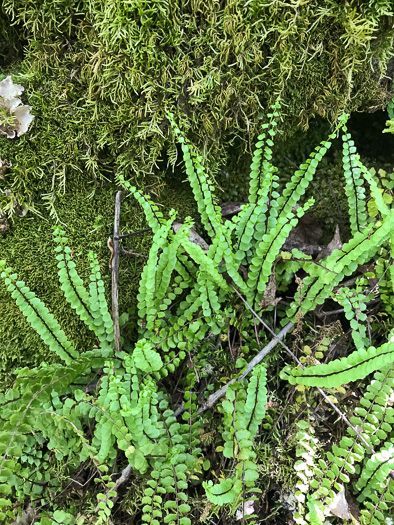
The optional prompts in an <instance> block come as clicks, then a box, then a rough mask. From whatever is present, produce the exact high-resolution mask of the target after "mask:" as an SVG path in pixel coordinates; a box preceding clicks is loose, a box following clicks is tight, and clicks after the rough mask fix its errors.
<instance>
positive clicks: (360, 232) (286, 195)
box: [0, 103, 394, 525]
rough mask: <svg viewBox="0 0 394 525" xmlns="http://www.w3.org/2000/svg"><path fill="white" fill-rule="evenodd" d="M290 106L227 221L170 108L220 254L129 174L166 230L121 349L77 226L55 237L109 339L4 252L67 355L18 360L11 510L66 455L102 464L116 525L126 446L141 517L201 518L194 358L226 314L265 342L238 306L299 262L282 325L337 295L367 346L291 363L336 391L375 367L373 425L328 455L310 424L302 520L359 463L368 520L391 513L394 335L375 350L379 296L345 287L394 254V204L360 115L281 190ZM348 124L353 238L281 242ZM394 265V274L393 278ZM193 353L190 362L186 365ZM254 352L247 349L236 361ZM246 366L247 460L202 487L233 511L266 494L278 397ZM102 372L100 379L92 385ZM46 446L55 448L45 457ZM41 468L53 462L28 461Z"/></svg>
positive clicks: (302, 452) (242, 411)
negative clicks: (78, 255)
mask: <svg viewBox="0 0 394 525" xmlns="http://www.w3.org/2000/svg"><path fill="white" fill-rule="evenodd" d="M279 117H280V106H279V103H276V104H275V105H274V106H273V108H272V112H271V113H269V115H268V118H269V122H267V123H266V124H263V130H262V133H261V135H260V136H259V140H258V143H257V145H256V150H255V153H254V155H253V161H252V166H251V183H250V191H249V199H248V203H247V204H246V205H245V206H244V207H243V209H242V210H241V212H240V214H239V215H238V216H237V217H235V218H234V219H233V220H232V221H226V222H224V221H223V218H222V216H221V213H220V208H219V207H218V205H217V199H216V197H215V194H214V191H213V182H212V181H211V179H210V177H209V176H208V174H207V173H206V171H205V169H204V168H203V166H202V158H201V156H200V155H199V154H198V153H196V152H195V150H194V148H193V146H192V145H191V144H190V143H189V142H188V141H187V139H186V138H185V137H184V136H183V135H182V133H181V131H180V130H179V128H178V127H177V125H176V123H175V117H174V115H172V114H171V115H169V120H170V122H171V124H172V126H173V127H174V131H175V135H176V137H177V140H178V141H179V142H180V144H181V148H182V151H183V155H184V160H185V166H186V173H187V176H188V179H189V181H190V184H191V187H192V190H193V193H194V196H195V199H196V203H197V206H198V210H199V212H200V215H201V220H202V224H203V227H204V229H205V233H206V234H207V235H208V237H209V238H210V245H209V249H208V250H207V251H204V250H202V249H201V248H200V247H199V246H197V245H196V244H194V243H193V242H192V241H191V240H190V238H189V235H190V228H191V226H192V224H193V222H192V220H191V219H190V218H186V219H185V220H184V221H183V225H182V226H181V227H180V228H178V231H177V232H176V233H174V231H173V223H174V219H175V213H174V212H170V214H169V217H168V218H167V219H166V218H164V217H163V214H162V213H161V212H160V211H159V208H158V207H157V206H156V205H155V204H154V203H153V202H152V201H151V200H150V198H149V197H147V196H144V195H143V194H142V193H141V192H140V191H138V190H137V189H136V188H135V187H133V186H132V185H131V184H130V183H128V182H127V181H125V180H124V179H123V178H121V179H120V182H121V183H122V184H123V185H124V186H125V187H126V188H127V189H128V190H129V191H130V192H131V193H132V194H133V195H134V197H135V198H136V200H137V202H138V203H139V204H140V205H141V206H142V208H143V210H144V212H145V215H146V220H147V223H148V225H149V226H150V228H151V229H152V231H153V243H152V247H151V250H150V253H149V257H148V261H147V263H146V265H145V267H144V270H143V272H142V275H141V280H140V286H139V291H138V296H137V311H138V321H137V326H136V330H135V333H136V338H135V340H132V341H127V340H125V341H124V344H123V345H122V346H123V349H124V350H123V351H120V352H115V351H114V336H113V325H112V319H111V314H110V312H109V310H108V305H107V302H106V299H105V291H104V284H103V280H102V278H101V274H100V268H99V264H98V260H97V257H96V256H95V254H93V253H89V256H88V257H89V261H90V268H91V276H90V282H89V286H88V287H86V286H85V285H84V283H83V281H82V279H81V278H80V276H79V275H78V273H77V270H76V264H75V263H74V261H73V260H72V252H71V250H70V248H69V247H68V246H67V238H66V237H65V233H64V231H63V230H61V229H60V228H55V233H54V238H55V242H56V244H57V247H56V248H55V250H56V254H57V255H56V258H57V261H58V273H59V280H60V286H61V289H62V290H63V292H64V295H65V298H66V300H67V302H68V303H69V304H70V306H71V308H73V309H74V310H75V312H76V313H77V315H78V316H79V317H80V319H81V320H82V321H83V322H84V323H85V324H86V326H87V327H88V328H89V329H90V330H91V331H92V332H93V333H94V334H95V336H96V337H97V341H98V348H95V349H93V350H85V351H83V352H79V351H78V349H77V345H74V344H73V343H72V342H71V341H69V340H68V339H67V337H66V335H65V333H64V332H63V330H62V328H61V327H60V325H59V323H58V322H57V321H56V319H55V318H54V317H53V316H52V314H50V312H49V310H48V309H47V308H46V306H45V305H44V304H43V303H42V302H41V301H40V300H39V299H38V298H37V297H36V296H35V295H34V293H33V292H31V291H30V290H29V288H28V287H27V286H26V285H25V283H24V282H22V281H18V277H17V275H16V274H15V273H13V271H12V269H11V268H8V267H7V265H6V263H5V262H4V261H2V262H1V263H0V271H1V277H2V278H3V279H4V282H5V284H6V286H7V288H8V291H9V292H10V293H11V295H12V297H13V298H14V299H15V300H16V303H17V305H18V306H19V308H20V309H21V311H22V313H23V314H24V315H25V316H26V318H27V320H28V322H29V323H30V325H31V326H32V327H33V329H35V330H36V331H37V332H38V333H39V335H40V336H41V338H42V340H43V341H44V343H45V344H46V345H47V346H48V348H49V350H50V351H51V352H54V353H55V354H56V355H57V356H58V357H59V359H61V360H62V361H63V363H62V364H54V365H45V364H43V365H42V367H40V368H39V369H37V370H31V371H30V370H22V371H20V372H19V376H18V377H17V379H16V381H15V384H14V385H13V387H12V388H11V389H10V390H9V391H8V392H7V393H6V394H0V406H1V409H2V414H1V418H2V419H1V421H2V430H1V432H0V452H1V454H2V458H1V460H0V483H1V484H0V493H1V494H3V495H4V496H5V497H4V498H0V513H1V514H0V517H1V518H6V517H9V518H11V517H13V516H14V513H13V510H12V505H13V502H14V501H15V500H20V501H21V502H22V500H23V498H24V497H25V496H29V497H30V498H31V499H32V500H33V501H34V498H36V497H37V498H40V499H45V498H47V499H49V497H50V495H51V493H52V492H51V491H53V490H54V489H55V488H57V487H58V481H57V480H56V479H53V478H52V477H51V475H50V464H51V461H52V460H53V457H55V458H57V459H59V460H66V459H67V461H69V462H70V464H72V465H77V466H78V465H81V463H82V462H84V461H88V462H90V465H91V467H92V468H93V469H94V470H95V472H96V473H97V477H96V480H95V482H96V484H97V491H99V492H98V494H97V499H98V522H99V523H105V522H106V520H108V519H109V517H110V515H111V510H112V508H113V501H112V499H111V498H113V497H116V495H117V491H116V490H114V483H113V481H112V478H111V476H110V475H109V474H108V472H110V470H109V469H110V468H113V466H114V465H115V461H117V460H118V459H119V454H120V453H121V454H122V457H123V458H124V461H127V463H128V465H129V467H130V468H132V469H133V472H134V473H135V475H139V476H141V479H144V483H145V484H144V496H143V500H142V508H141V511H142V518H141V519H142V522H143V523H150V524H151V525H158V524H161V523H171V522H177V523H179V524H180V525H188V524H190V523H191V519H190V518H189V517H188V516H187V515H188V514H189V513H190V510H191V508H190V505H189V503H188V489H189V482H190V480H191V479H193V475H194V474H193V473H194V472H195V471H197V469H198V464H199V462H201V461H203V457H202V450H201V448H200V440H199V427H200V425H201V424H202V420H201V418H200V417H199V416H198V408H197V394H196V388H195V387H196V382H197V381H198V379H197V371H196V369H195V367H196V366H197V368H198V366H202V365H201V363H199V364H197V365H195V363H194V360H197V361H198V359H200V358H201V360H202V362H204V360H205V361H207V356H208V355H209V350H208V348H209V338H212V337H217V336H218V337H221V336H223V335H225V336H226V334H227V329H228V323H233V324H234V325H235V324H237V323H238V324H239V327H238V328H239V332H240V333H241V334H242V337H243V338H245V337H246V338H249V339H253V340H254V339H255V334H254V332H253V335H252V336H251V335H250V334H248V330H250V327H251V326H254V324H252V323H253V319H252V318H251V314H250V313H249V311H242V313H241V312H240V311H239V310H238V308H239V305H234V297H233V295H232V293H233V289H234V288H235V290H236V291H237V292H238V291H239V292H240V293H242V294H244V295H245V296H246V300H247V302H248V303H249V305H250V307H251V308H252V309H253V310H254V311H261V309H262V308H264V307H265V306H264V304H263V303H264V301H263V299H264V297H265V293H266V292H267V288H268V287H269V285H270V283H271V282H272V279H273V276H274V275H276V277H277V279H278V281H279V283H278V289H280V288H281V287H282V288H286V287H287V286H288V284H289V282H290V280H291V279H292V276H293V275H294V273H295V272H296V271H298V270H300V269H302V270H303V272H304V275H305V277H303V278H302V282H301V284H300V286H299V289H298V292H297V294H296V296H295V298H294V301H293V303H292V304H291V305H290V306H289V308H288V309H287V310H286V312H285V316H286V317H285V318H284V319H283V322H287V321H289V320H292V321H297V320H299V319H300V318H301V317H302V316H303V315H305V314H307V313H308V312H309V311H312V310H313V309H315V308H316V306H317V305H320V304H322V303H323V302H324V301H325V300H326V299H327V298H332V299H334V300H336V301H337V302H339V304H340V305H341V306H342V307H343V309H344V312H345V316H346V317H347V319H348V320H349V322H350V326H351V328H352V332H353V333H352V336H353V342H354V346H355V348H356V349H355V351H354V352H353V353H350V355H348V356H347V357H344V358H342V359H341V360H334V361H331V362H329V363H327V364H318V365H315V366H310V367H307V368H305V369H298V368H297V369H293V370H291V371H290V372H289V374H288V375H287V378H288V380H289V382H290V383H291V384H300V385H310V386H319V387H324V388H327V387H333V386H337V385H341V384H343V383H347V382H350V381H355V380H357V379H362V378H365V377H366V376H367V375H369V374H371V373H373V372H375V375H374V379H373V381H372V383H371V384H370V385H369V386H368V387H367V391H366V394H365V397H364V398H363V399H362V400H361V402H360V406H359V407H358V408H357V409H356V412H355V415H354V416H353V417H351V419H350V420H351V423H352V425H353V427H354V428H357V429H359V435H357V434H355V433H354V432H353V434H352V431H349V435H348V436H345V437H343V438H342V440H341V441H340V443H339V445H333V447H332V451H331V452H326V453H325V455H324V459H322V458H320V459H319V458H318V456H317V449H318V448H319V450H320V446H319V445H318V443H317V440H316V438H315V436H314V433H313V428H312V426H311V425H310V424H309V423H303V424H301V423H300V424H299V436H298V437H299V447H298V451H297V453H298V455H299V456H300V457H301V458H302V460H300V462H297V463H296V469H297V470H298V474H299V478H300V483H299V484H298V494H297V495H298V501H299V507H298V511H297V514H296V521H297V523H300V524H301V523H307V522H308V521H309V523H312V524H314V523H321V522H322V519H323V515H324V512H325V510H327V509H329V506H330V502H332V500H333V498H335V496H336V495H338V493H339V492H340V491H341V490H342V489H343V484H346V483H349V482H350V477H351V476H354V475H356V474H357V473H358V472H360V475H359V478H358V481H357V482H356V484H355V491H358V492H357V495H358V498H359V501H360V502H361V503H363V504H364V508H363V519H364V518H365V520H368V519H370V522H368V521H365V523H375V521H374V520H377V521H376V523H377V522H379V523H381V522H382V516H384V515H385V512H386V511H387V508H388V503H389V502H390V501H392V496H393V487H392V484H393V483H392V481H391V480H390V479H389V477H390V476H388V473H390V472H391V470H392V446H393V443H392V439H391V438H392V436H391V435H390V433H391V432H392V424H393V417H394V416H393V412H392V410H393V409H392V407H390V406H387V396H392V395H393V380H394V379H393V377H394V376H393V370H392V367H391V368H390V366H391V365H392V362H393V358H394V350H393V344H392V341H389V342H382V343H380V344H379V346H378V347H377V348H375V347H374V346H372V345H370V343H369V339H368V338H367V335H366V328H365V324H364V323H365V321H366V314H365V311H366V302H367V300H368V296H369V292H367V291H366V289H365V286H364V287H363V285H362V284H357V286H356V288H355V289H349V288H346V287H345V286H342V287H340V285H341V282H342V281H343V280H344V278H345V277H347V276H351V275H353V274H354V272H355V270H356V269H357V267H358V265H360V264H363V263H365V262H368V261H370V260H371V259H373V258H374V257H376V256H377V255H378V254H380V255H381V253H386V252H388V251H389V250H390V254H391V255H392V256H393V253H392V251H393V247H392V246H390V243H392V241H393V238H392V235H393V234H392V224H393V220H394V215H393V214H394V211H393V210H392V209H390V207H389V204H390V203H388V202H386V201H385V200H384V199H383V197H382V193H381V192H380V190H379V187H378V185H377V182H376V180H375V178H374V177H373V175H372V173H371V172H369V171H368V170H367V169H366V168H365V167H364V166H363V165H362V164H361V162H360V159H359V157H358V156H357V153H356V152H355V150H354V145H353V143H352V142H351V138H350V136H349V134H348V132H347V129H346V119H347V117H346V116H344V117H343V118H342V119H341V120H340V122H339V123H338V125H337V126H336V128H335V129H334V131H333V132H332V133H331V134H330V135H329V137H328V140H327V141H323V142H322V143H321V144H319V145H318V147H317V148H315V150H314V151H313V152H312V153H311V154H310V156H309V157H308V159H307V160H306V161H305V162H304V163H303V164H301V166H300V169H298V170H297V171H296V172H295V174H294V176H293V177H292V178H291V180H290V181H289V182H288V183H287V185H286V186H285V188H284V189H283V191H282V192H281V194H279V192H278V185H279V178H278V175H277V174H276V173H277V169H276V168H275V167H274V166H273V165H272V147H273V138H274V136H275V132H276V127H277V123H278V120H279ZM339 132H342V135H343V137H342V139H343V153H344V155H343V156H344V171H345V188H346V195H347V197H348V201H349V208H350V223H351V229H352V238H351V239H350V240H349V241H348V242H347V243H346V244H344V245H343V247H342V248H341V250H336V251H334V252H333V253H332V254H331V255H329V256H328V257H326V258H324V259H322V260H321V261H319V264H316V262H315V261H313V260H312V259H311V257H308V256H304V255H303V254H301V253H300V252H297V251H296V250H294V251H293V252H292V254H283V253H282V254H281V249H282V247H283V244H284V242H285V241H286V239H287V237H288V235H289V233H290V231H291V229H292V228H293V227H294V226H295V225H297V223H298V221H299V219H300V218H301V217H302V216H303V214H304V213H305V212H306V211H307V210H308V209H309V208H310V207H311V206H312V205H313V199H309V200H306V201H305V200H304V196H305V192H306V189H307V187H308V185H309V184H310V182H311V181H312V179H313V177H314V175H315V172H316V169H317V167H318V165H319V162H320V161H321V160H322V158H323V156H324V155H325V154H326V153H327V151H328V149H329V148H330V147H331V144H332V141H333V140H334V139H335V138H336V135H337V133H339ZM364 181H366V182H367V183H368V185H369V187H370V190H371V194H372V196H373V198H374V201H375V202H376V206H377V210H378V213H377V215H376V216H375V217H376V219H375V218H373V217H371V218H370V219H369V220H368V219H367V214H366V206H365V200H366V199H365V194H364V192H363V191H362V190H361V189H360V185H362V184H364ZM391 266H392V265H391V263H390V268H388V272H387V277H386V279H387V283H389V284H390V285H392V283H391V281H390V279H391V280H392V275H393V273H392V268H391ZM382 273H383V271H382ZM233 305H234V306H233ZM269 308H272V307H269ZM256 331H257V328H256ZM245 334H246V335H245ZM253 344H254V346H252V348H257V343H256V341H253ZM201 347H202V349H201ZM187 356H188V358H189V360H190V363H191V364H190V367H188V366H186V364H187V363H186V362H185V359H186V357H187ZM182 363H183V365H182V367H181V364H182ZM239 363H241V364H239ZM243 364H244V363H243V361H242V359H240V360H238V361H237V365H236V366H237V367H238V366H239V367H241V366H243ZM238 369H239V368H238ZM376 370H384V372H376ZM175 371H177V372H178V374H179V381H180V384H181V385H182V386H183V388H184V410H185V411H184V413H183V416H182V420H179V419H177V417H176V415H175V412H174V410H173V408H172V407H171V402H172V393H173V392H172V390H169V389H168V384H171V383H168V381H169V380H168V379H166V378H167V377H168V376H170V374H172V373H174V372H175ZM246 371H249V370H248V369H247V370H246ZM243 373H245V374H246V372H245V371H242V370H241V372H240V373H239V374H235V375H234V376H233V382H232V384H231V385H230V386H229V387H228V388H227V390H226V395H225V398H224V400H223V401H222V403H221V409H220V410H221V412H222V415H223V417H222V424H223V428H224V431H223V456H224V457H225V458H226V459H228V460H231V461H232V462H234V464H235V466H234V469H233V472H232V474H231V475H230V476H229V477H228V478H226V479H222V480H221V481H220V482H218V483H217V484H213V482H212V481H211V480H208V481H204V483H203V486H204V488H205V491H206V495H207V498H208V499H209V501H210V502H212V503H213V504H215V505H217V506H219V507H220V506H223V505H229V506H230V507H231V508H232V509H234V508H236V506H238V505H239V504H240V503H241V504H242V505H245V503H246V502H247V501H250V500H252V499H253V494H255V493H257V492H259V488H258V483H259V481H258V469H257V464H256V452H255V450H254V442H255V440H256V436H257V435H258V430H259V427H260V424H261V422H262V420H263V418H264V417H265V405H266V402H267V387H266V382H267V373H266V367H265V365H261V364H260V365H258V366H256V367H255V368H254V369H253V372H252V374H251V376H250V379H249V380H246V379H245V378H244V376H243ZM170 377H171V376H170ZM91 383H95V385H96V386H95V387H94V389H93V390H94V393H93V394H92V395H91V394H90V392H91V389H90V388H89V385H90V384H91ZM87 428H89V432H87V431H86V429H87ZM360 436H361V438H362V439H361V438H360ZM378 447H379V448H378ZM375 450H376V452H375ZM37 451H38V452H43V454H42V457H41V458H40V460H39V461H38V460H37V453H38V452H37ZM355 463H358V464H359V465H360V470H358V469H356V466H355ZM31 464H34V465H36V466H37V467H38V466H39V468H35V467H34V468H31V467H29V465H31ZM390 498H391V499H390ZM54 510H55V509H54ZM66 514H67V513H66ZM58 516H59V519H60V514H58ZM244 519H246V518H245V517H244ZM252 519H253V517H252ZM379 520H380V521H379Z"/></svg>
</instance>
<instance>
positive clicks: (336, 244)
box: [316, 224, 342, 261]
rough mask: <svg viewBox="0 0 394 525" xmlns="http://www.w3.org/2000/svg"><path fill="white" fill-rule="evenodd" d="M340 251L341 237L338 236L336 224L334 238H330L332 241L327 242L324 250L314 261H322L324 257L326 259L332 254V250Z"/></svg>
mask: <svg viewBox="0 0 394 525" xmlns="http://www.w3.org/2000/svg"><path fill="white" fill-rule="evenodd" d="M341 249H342V241H341V236H340V234H339V226H338V224H337V227H336V229H335V234H334V237H333V238H332V241H331V242H329V243H328V244H327V246H326V248H324V250H323V251H322V252H321V253H320V254H319V255H318V256H317V258H316V261H319V260H320V259H323V258H324V257H328V256H329V255H331V254H332V252H333V251H334V250H341Z"/></svg>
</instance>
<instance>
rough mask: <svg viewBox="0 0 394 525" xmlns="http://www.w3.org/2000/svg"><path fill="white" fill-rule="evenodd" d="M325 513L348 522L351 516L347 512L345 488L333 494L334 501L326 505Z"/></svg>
mask: <svg viewBox="0 0 394 525" xmlns="http://www.w3.org/2000/svg"><path fill="white" fill-rule="evenodd" d="M326 512H328V513H329V514H332V515H333V516H337V517H338V518H341V519H343V520H350V519H351V517H352V515H351V514H350V512H349V505H348V502H347V500H346V496H345V487H342V489H341V491H340V492H338V493H337V494H335V496H334V499H333V500H332V503H331V504H330V505H327V508H326Z"/></svg>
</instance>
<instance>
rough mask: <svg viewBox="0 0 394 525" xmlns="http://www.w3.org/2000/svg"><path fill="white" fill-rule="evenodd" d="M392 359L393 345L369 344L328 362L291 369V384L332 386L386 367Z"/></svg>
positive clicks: (393, 355)
mask: <svg viewBox="0 0 394 525" xmlns="http://www.w3.org/2000/svg"><path fill="white" fill-rule="evenodd" d="M393 360H394V345H393V344H392V343H385V344H383V345H381V346H379V347H378V348H375V347H374V346H370V347H369V348H368V349H366V350H365V349H364V348H361V349H360V350H356V351H355V352H352V353H351V354H350V355H349V356H347V357H343V358H341V359H335V360H334V361H331V362H330V363H327V364H323V365H316V366H311V367H307V368H305V369H303V370H302V369H301V368H296V369H293V370H292V371H291V376H290V377H289V381H290V383H291V384H293V385H294V384H299V385H308V386H320V387H326V388H332V387H335V386H339V385H343V384H345V383H350V382H351V381H357V380H359V379H363V378H364V377H366V376H367V375H369V374H371V373H372V372H374V371H375V370H379V369H381V368H384V367H387V366H388V365H390V364H391V363H392V362H393Z"/></svg>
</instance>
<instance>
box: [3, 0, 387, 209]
mask: <svg viewBox="0 0 394 525" xmlns="http://www.w3.org/2000/svg"><path fill="white" fill-rule="evenodd" d="M0 10H1V12H2V17H3V16H4V21H5V22H4V23H3V22H2V25H1V27H0V35H2V38H3V42H5V41H7V39H8V43H7V45H6V46H5V50H4V53H3V56H4V61H5V62H6V61H8V62H6V69H7V71H8V72H11V73H12V74H13V75H16V74H17V73H19V74H20V75H22V76H23V77H24V85H25V86H26V95H25V98H26V99H27V100H28V102H29V103H30V104H31V105H32V106H33V108H34V113H35V114H36V120H35V124H34V128H33V130H32V132H31V133H30V134H29V135H28V136H25V137H24V138H22V139H21V140H20V141H16V142H13V141H9V143H8V144H7V145H5V144H3V143H4V141H2V144H1V145H0V153H1V154H4V153H3V150H4V152H5V153H7V155H8V157H9V158H10V160H11V161H12V162H13V165H14V168H13V171H12V175H11V176H10V177H11V178H12V180H13V183H14V185H15V187H17V188H18V189H19V191H20V192H21V193H23V195H24V197H25V198H29V199H33V200H34V198H33V197H34V192H35V189H36V184H37V180H38V179H41V183H42V184H41V183H40V188H42V190H41V191H43V192H44V193H48V192H49V191H50V188H51V184H52V178H53V177H55V186H58V185H60V186H61V185H62V183H63V180H64V179H66V180H67V178H68V177H69V176H71V175H72V174H73V173H78V172H79V173H83V176H84V180H85V183H86V181H88V180H89V181H91V180H95V179H100V178H104V177H106V178H113V176H114V175H116V174H119V173H121V174H123V175H125V176H126V177H133V178H135V177H138V178H139V180H141V178H142V176H145V175H147V174H149V173H153V172H154V167H155V165H156V163H157V162H158V160H159V159H160V157H161V155H162V152H163V151H165V150H166V148H167V147H168V146H169V145H171V144H172V143H173V140H172V138H171V131H170V130H169V126H168V123H167V120H166V112H167V111H168V110H172V111H174V112H175V113H176V114H177V115H178V118H179V120H180V121H181V126H182V129H184V130H186V132H187V133H188V134H189V137H190V139H191V140H192V141H193V142H194V143H195V144H197V145H198V146H199V147H200V149H201V150H202V151H203V152H204V154H206V155H207V156H208V159H209V161H208V162H209V163H210V164H211V165H212V166H213V167H216V168H217V166H218V165H219V164H223V160H224V159H225V158H226V152H227V149H228V147H229V145H230V144H231V143H232V142H233V141H234V140H235V139H236V138H237V137H238V138H239V139H240V144H241V146H242V148H243V149H247V148H248V147H249V144H250V143H253V142H254V137H255V135H256V132H257V130H258V127H259V114H260V113H261V112H264V108H266V107H267V105H268V104H270V103H271V102H272V101H273V100H275V99H276V98H277V96H278V95H279V96H280V97H281V99H282V103H283V107H284V108H285V112H286V115H287V120H286V123H285V129H286V133H287V134H289V133H291V131H292V130H294V128H295V126H296V125H297V124H298V123H300V124H302V125H303V126H304V127H306V126H307V125H308V122H309V120H310V118H311V117H314V116H316V115H321V116H323V117H327V118H329V119H331V120H333V119H335V118H336V117H337V116H338V114H340V113H341V112H342V111H343V110H345V109H346V110H347V111H352V110H356V109H362V108H366V107H369V106H371V105H373V106H374V107H375V108H376V107H377V106H378V107H383V106H384V105H385V103H386V102H387V100H388V98H389V94H388V92H387V90H385V89H384V88H382V87H380V85H379V82H378V78H379V72H380V75H381V74H382V73H383V72H384V70H385V67H386V63H387V60H388V58H389V56H390V49H392V46H393V34H392V28H391V22H390V20H391V19H390V14H392V13H391V11H390V6H389V5H388V2H387V0H376V1H374V2H369V3H368V5H367V4H366V3H365V2H361V1H353V2H333V1H332V0H325V1H323V2H321V1H320V0H313V1H311V2H307V3H305V2H304V3H303V5H297V6H296V5H294V6H293V5H292V4H291V3H289V4H286V5H283V4H282V3H280V2H260V1H254V0H252V1H249V2H246V3H245V2H244V1H243V0H232V1H231V2H220V1H219V0H210V1H208V2H206V1H205V0H204V1H202V0H196V1H193V2H186V3H185V2H183V1H180V0H176V1H173V2H164V1H161V0H160V1H157V0H155V1H152V0H138V1H137V0H135V1H132V2H106V1H104V0H91V1H89V2H87V1H86V0H71V1H66V0H61V1H58V2H55V3H54V2H52V1H50V0H41V1H39V2H31V0H5V1H4V2H2V6H1V7H0ZM2 17H0V18H2ZM7 17H8V19H9V20H11V21H12V23H13V25H10V24H9V23H7ZM24 44H26V46H25V55H24V56H23V57H22V59H21V60H20V59H19V61H18V57H21V49H22V46H23V45H24ZM12 50H13V51H12ZM11 51H12V52H11ZM372 59H375V60H374V64H377V66H376V67H377V68H378V69H379V72H376V71H374V70H373V68H372V67H371V63H372ZM242 148H241V149H242ZM172 151H173V150H172ZM5 156H6V155H5Z"/></svg>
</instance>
